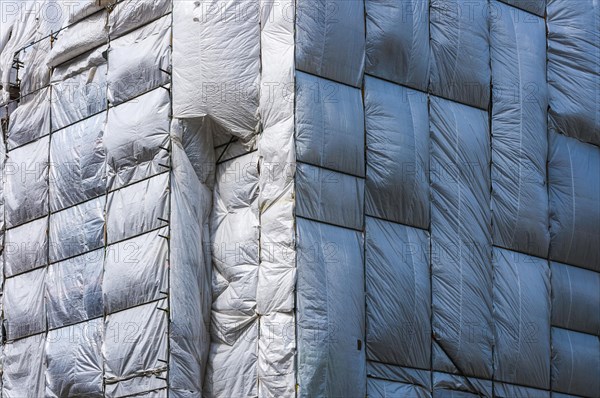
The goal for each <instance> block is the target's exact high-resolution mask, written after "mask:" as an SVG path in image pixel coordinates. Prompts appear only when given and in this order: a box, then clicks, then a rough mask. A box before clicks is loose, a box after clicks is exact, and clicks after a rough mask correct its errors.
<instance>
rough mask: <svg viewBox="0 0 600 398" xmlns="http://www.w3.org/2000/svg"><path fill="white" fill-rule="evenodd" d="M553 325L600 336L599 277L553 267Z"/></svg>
mask: <svg viewBox="0 0 600 398" xmlns="http://www.w3.org/2000/svg"><path fill="white" fill-rule="evenodd" d="M552 325H554V326H560V327H562V328H565V329H571V330H577V331H579V332H584V333H589V334H595V335H596V336H600V274H599V273H597V272H594V271H588V270H585V269H582V268H578V267H572V266H570V265H567V264H560V263H554V262H553V263H552Z"/></svg>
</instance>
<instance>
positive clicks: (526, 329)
mask: <svg viewBox="0 0 600 398" xmlns="http://www.w3.org/2000/svg"><path fill="white" fill-rule="evenodd" d="M494 325H495V328H494V331H495V347H494V349H495V351H494V361H495V366H494V378H495V379H496V380H500V381H504V382H508V383H515V384H520V385H525V386H531V387H537V388H541V389H549V388H550V268H549V266H548V260H544V259H540V258H536V257H532V256H528V255H526V254H522V253H517V252H512V251H509V250H504V249H500V248H494Z"/></svg>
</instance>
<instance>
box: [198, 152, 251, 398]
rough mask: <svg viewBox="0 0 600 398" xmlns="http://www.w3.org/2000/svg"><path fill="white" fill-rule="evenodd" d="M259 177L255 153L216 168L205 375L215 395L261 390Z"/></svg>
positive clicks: (208, 392) (243, 394)
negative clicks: (257, 287) (258, 295)
mask: <svg viewBox="0 0 600 398" xmlns="http://www.w3.org/2000/svg"><path fill="white" fill-rule="evenodd" d="M258 178H259V171H258V156H257V154H256V153H249V154H247V155H244V156H242V157H239V158H236V159H233V160H230V161H227V162H224V163H221V164H219V165H218V166H217V170H216V183H215V190H214V196H213V208H212V215H211V243H212V260H213V261H212V263H213V278H212V295H213V300H212V317H211V323H210V328H211V349H210V354H209V366H208V368H207V374H206V377H205V382H206V385H205V392H206V393H207V394H208V395H210V396H247V395H256V394H257V384H258V381H257V380H256V377H255V376H254V375H256V372H257V363H256V358H257V355H258V354H257V346H258V322H257V318H258V316H257V314H256V284H257V278H258V265H259V213H258V212H259V209H258ZM240 374H247V375H248V377H247V378H241V377H239V375H240ZM233 379H236V381H235V382H233V381H232V380H233Z"/></svg>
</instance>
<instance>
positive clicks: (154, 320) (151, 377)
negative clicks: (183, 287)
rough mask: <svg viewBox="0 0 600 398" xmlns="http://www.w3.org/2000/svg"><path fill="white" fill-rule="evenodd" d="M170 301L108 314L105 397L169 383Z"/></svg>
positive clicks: (131, 392)
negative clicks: (168, 311)
mask: <svg viewBox="0 0 600 398" xmlns="http://www.w3.org/2000/svg"><path fill="white" fill-rule="evenodd" d="M167 323H168V315H167V302H166V300H160V301H155V302H152V303H148V304H145V305H142V306H139V307H135V308H130V309H128V310H125V311H120V312H117V313H115V314H111V315H108V316H107V317H106V320H105V322H104V341H103V346H102V353H103V355H104V378H105V383H106V386H105V389H106V396H109V397H118V396H123V395H135V394H139V393H141V392H145V391H148V390H154V389H158V388H160V387H164V386H166V380H165V379H164V377H165V373H166V370H167V360H168V355H169V354H168V351H167V347H168V344H167V338H168V333H167Z"/></svg>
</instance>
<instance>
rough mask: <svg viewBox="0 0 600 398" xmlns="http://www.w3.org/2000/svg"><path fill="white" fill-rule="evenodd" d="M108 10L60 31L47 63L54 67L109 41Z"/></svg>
mask: <svg viewBox="0 0 600 398" xmlns="http://www.w3.org/2000/svg"><path fill="white" fill-rule="evenodd" d="M106 19H107V12H98V13H96V14H93V15H91V16H90V17H89V18H86V19H84V20H82V21H79V22H77V23H76V24H74V25H71V26H69V27H67V28H65V29H63V30H61V31H60V33H59V34H58V36H57V37H56V41H55V44H54V45H53V46H52V49H51V50H50V51H49V52H48V57H47V59H46V63H47V65H48V66H49V67H51V68H54V67H57V66H58V65H61V64H62V63H64V62H67V61H69V60H71V59H73V58H76V57H78V56H79V55H81V54H84V53H85V52H87V51H90V50H92V49H93V48H96V47H99V46H101V45H103V44H106V43H107V42H108V29H107V27H106Z"/></svg>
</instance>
